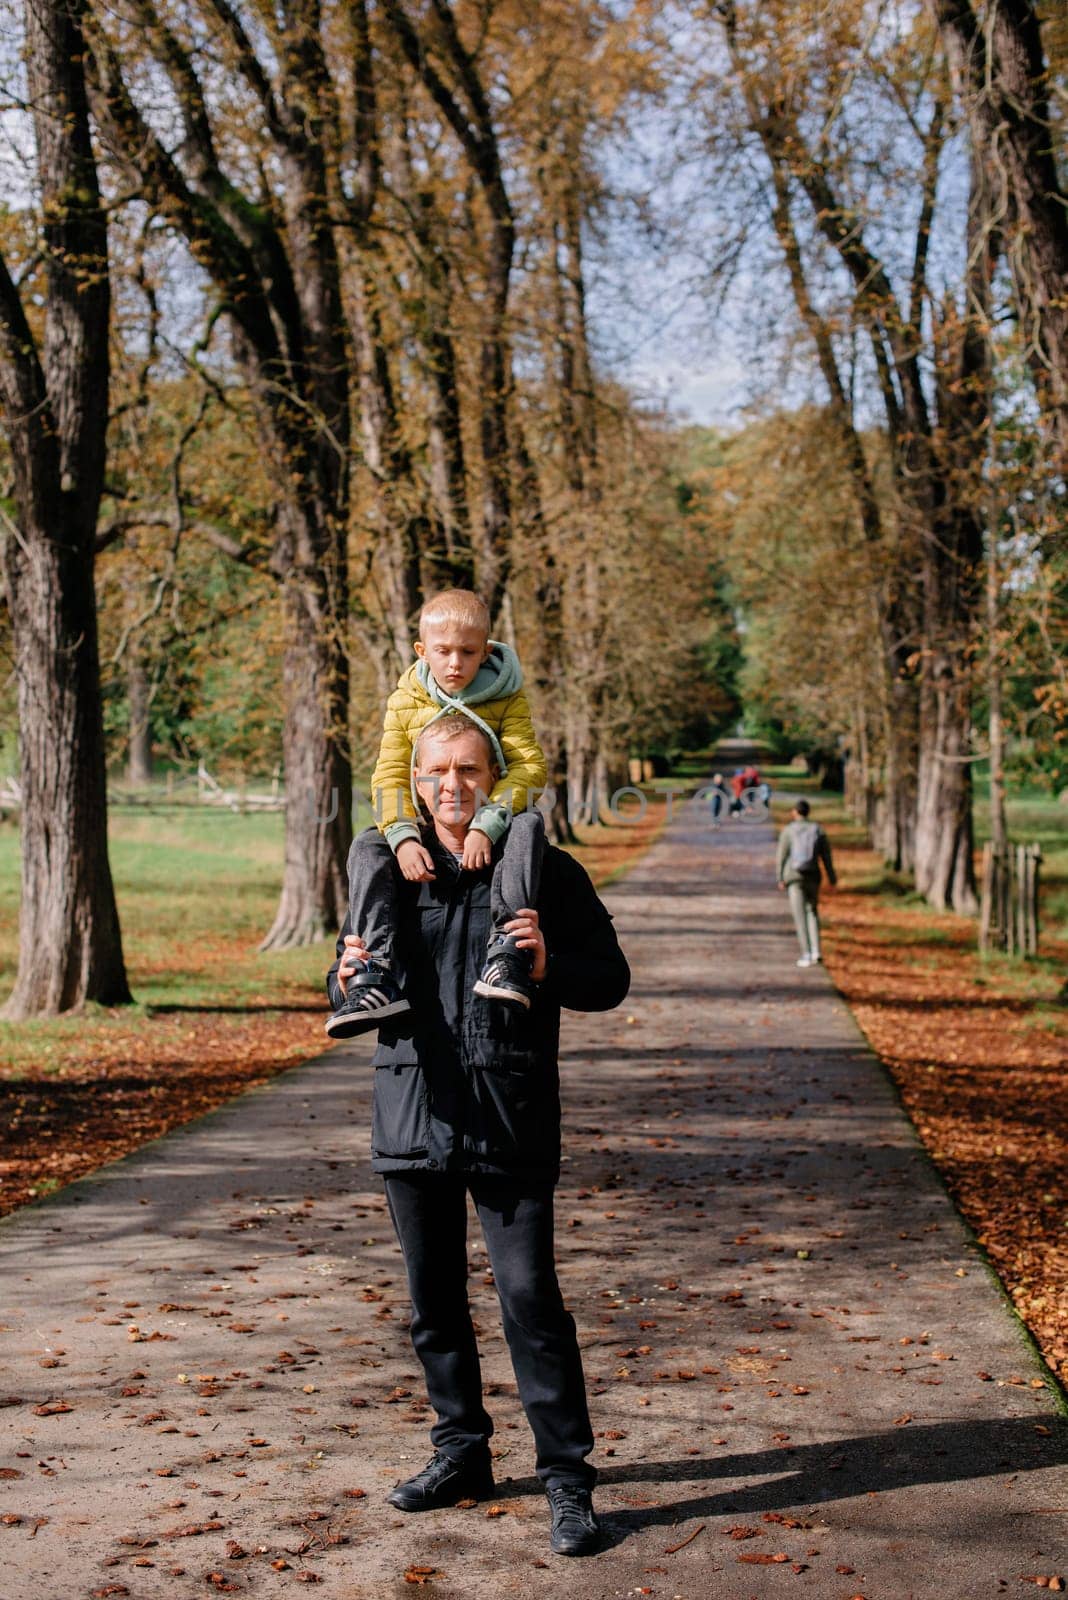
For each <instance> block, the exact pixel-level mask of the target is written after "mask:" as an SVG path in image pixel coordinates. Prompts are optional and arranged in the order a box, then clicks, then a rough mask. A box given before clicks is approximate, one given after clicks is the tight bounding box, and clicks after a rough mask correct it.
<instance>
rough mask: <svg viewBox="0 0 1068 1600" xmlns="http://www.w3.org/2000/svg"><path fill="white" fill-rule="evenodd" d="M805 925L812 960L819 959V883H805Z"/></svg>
mask: <svg viewBox="0 0 1068 1600" xmlns="http://www.w3.org/2000/svg"><path fill="white" fill-rule="evenodd" d="M803 888H804V891H805V925H806V927H807V929H808V949H809V954H810V955H811V957H812V959H813V961H819V960H821V959H822V958H821V956H820V913H819V904H820V886H819V883H818V882H816V883H805V884H804V885H803Z"/></svg>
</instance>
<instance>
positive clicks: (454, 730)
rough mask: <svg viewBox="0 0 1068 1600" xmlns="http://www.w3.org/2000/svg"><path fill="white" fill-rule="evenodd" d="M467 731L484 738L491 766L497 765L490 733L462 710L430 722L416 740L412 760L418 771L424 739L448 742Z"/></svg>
mask: <svg viewBox="0 0 1068 1600" xmlns="http://www.w3.org/2000/svg"><path fill="white" fill-rule="evenodd" d="M465 733H475V734H477V735H478V737H479V738H480V739H481V740H482V743H483V745H484V746H485V749H486V759H487V761H488V762H489V764H490V766H491V767H495V766H496V765H497V756H496V752H495V751H494V748H493V745H492V743H491V741H490V738H489V736H488V734H487V733H486V732H485V731H484V729H482V728H480V727H479V725H478V723H477V722H472V720H471V718H470V717H465V716H464V714H463V712H462V711H450V712H448V714H447V715H446V716H444V717H438V718H437V719H436V720H435V721H434V722H428V723H427V725H426V727H425V728H424V729H423V731H422V733H421V734H420V735H419V737H418V738H417V739H416V741H415V745H414V748H413V750H412V761H413V763H414V766H415V770H416V772H418V771H419V751H420V748H421V747H422V743H423V740H424V739H443V740H445V742H446V743H447V742H448V741H449V740H451V739H460V738H462V737H463V735H464V734H465Z"/></svg>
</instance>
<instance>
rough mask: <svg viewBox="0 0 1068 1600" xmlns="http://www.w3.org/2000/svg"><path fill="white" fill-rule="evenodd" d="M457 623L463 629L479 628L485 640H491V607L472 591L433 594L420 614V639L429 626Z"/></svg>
mask: <svg viewBox="0 0 1068 1600" xmlns="http://www.w3.org/2000/svg"><path fill="white" fill-rule="evenodd" d="M441 622H456V623H459V625H460V627H461V628H477V629H478V631H479V633H481V634H482V637H483V638H484V639H488V638H489V631H490V614H489V607H488V606H487V604H486V602H485V601H484V600H483V598H482V596H481V595H480V594H475V593H474V592H473V591H472V590H471V589H442V591H441V593H440V594H432V595H431V596H430V599H429V600H427V601H426V602H425V603H424V605H423V607H422V609H421V610H420V612H419V637H420V639H422V637H423V631H424V629H425V628H426V627H427V625H428V624H429V625H431V626H433V625H435V624H437V623H441Z"/></svg>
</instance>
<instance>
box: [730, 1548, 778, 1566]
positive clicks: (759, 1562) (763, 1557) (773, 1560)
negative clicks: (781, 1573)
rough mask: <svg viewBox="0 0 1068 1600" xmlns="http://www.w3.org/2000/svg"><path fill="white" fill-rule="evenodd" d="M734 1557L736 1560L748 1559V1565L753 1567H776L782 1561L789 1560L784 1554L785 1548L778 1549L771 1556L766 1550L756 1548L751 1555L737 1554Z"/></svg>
mask: <svg viewBox="0 0 1068 1600" xmlns="http://www.w3.org/2000/svg"><path fill="white" fill-rule="evenodd" d="M735 1559H736V1560H738V1561H748V1562H749V1564H750V1566H754V1567H777V1566H779V1565H781V1563H782V1562H784V1561H789V1559H790V1557H789V1556H788V1555H787V1554H786V1552H785V1550H780V1551H778V1552H777V1553H776V1554H775V1555H773V1556H772V1555H768V1553H767V1551H766V1550H757V1551H754V1552H753V1553H752V1554H751V1555H742V1556H737V1557H736V1558H735Z"/></svg>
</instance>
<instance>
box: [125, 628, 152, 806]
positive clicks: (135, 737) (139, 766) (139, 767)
mask: <svg viewBox="0 0 1068 1600" xmlns="http://www.w3.org/2000/svg"><path fill="white" fill-rule="evenodd" d="M126 703H127V706H128V709H129V715H130V732H129V744H128V748H127V755H126V781H127V783H129V784H130V785H131V786H132V787H133V788H135V789H143V788H145V787H146V786H147V785H148V784H150V783H151V782H152V724H151V721H150V718H149V689H148V673H147V672H146V671H145V663H144V658H143V657H142V656H141V654H140V651H139V650H138V649H137V647H136V645H134V644H132V643H131V645H130V657H129V662H128V664H127V668H126Z"/></svg>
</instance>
